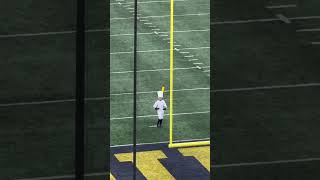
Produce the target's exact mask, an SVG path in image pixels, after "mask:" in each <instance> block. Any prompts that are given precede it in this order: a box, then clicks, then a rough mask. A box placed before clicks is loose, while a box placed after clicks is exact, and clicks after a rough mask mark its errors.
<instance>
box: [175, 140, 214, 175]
mask: <svg viewBox="0 0 320 180" xmlns="http://www.w3.org/2000/svg"><path fill="white" fill-rule="evenodd" d="M178 150H179V151H180V152H181V154H183V155H184V156H193V157H195V158H196V159H197V160H198V161H199V162H200V163H201V164H202V165H203V166H204V167H205V168H206V169H207V170H208V171H209V172H210V146H203V147H191V148H179V149H178Z"/></svg>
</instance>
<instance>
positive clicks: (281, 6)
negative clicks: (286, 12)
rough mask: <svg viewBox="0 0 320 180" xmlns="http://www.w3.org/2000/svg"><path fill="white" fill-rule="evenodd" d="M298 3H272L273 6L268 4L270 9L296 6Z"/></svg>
mask: <svg viewBox="0 0 320 180" xmlns="http://www.w3.org/2000/svg"><path fill="white" fill-rule="evenodd" d="M296 7H297V5H296V4H284V5H273V6H272V5H271V6H266V8H268V9H280V8H296Z"/></svg>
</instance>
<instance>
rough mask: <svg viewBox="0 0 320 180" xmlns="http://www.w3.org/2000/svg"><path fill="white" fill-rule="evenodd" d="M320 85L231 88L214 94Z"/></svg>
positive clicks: (317, 84) (319, 84)
mask: <svg viewBox="0 0 320 180" xmlns="http://www.w3.org/2000/svg"><path fill="white" fill-rule="evenodd" d="M318 86H320V83H303V84H290V85H272V86H259V87H248V88H231V89H216V90H213V92H216V93H218V92H236V91H254V90H268V89H269V90H270V89H286V88H299V87H318Z"/></svg>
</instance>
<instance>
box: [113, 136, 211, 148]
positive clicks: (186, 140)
mask: <svg viewBox="0 0 320 180" xmlns="http://www.w3.org/2000/svg"><path fill="white" fill-rule="evenodd" d="M209 139H210V138H199V139H181V140H175V141H173V142H174V143H180V142H193V141H203V140H209ZM166 143H169V141H160V142H151V143H139V144H137V146H142V145H150V144H166ZM132 145H133V144H119V145H112V146H110V147H111V148H117V147H124V146H132Z"/></svg>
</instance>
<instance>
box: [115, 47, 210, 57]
mask: <svg viewBox="0 0 320 180" xmlns="http://www.w3.org/2000/svg"><path fill="white" fill-rule="evenodd" d="M182 49H192V50H197V49H210V47H194V48H181V50H182ZM169 50H170V49H154V50H145V51H137V52H138V53H149V52H163V51H169ZM132 53H133V51H124V52H112V53H110V54H111V55H114V54H132Z"/></svg>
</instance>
